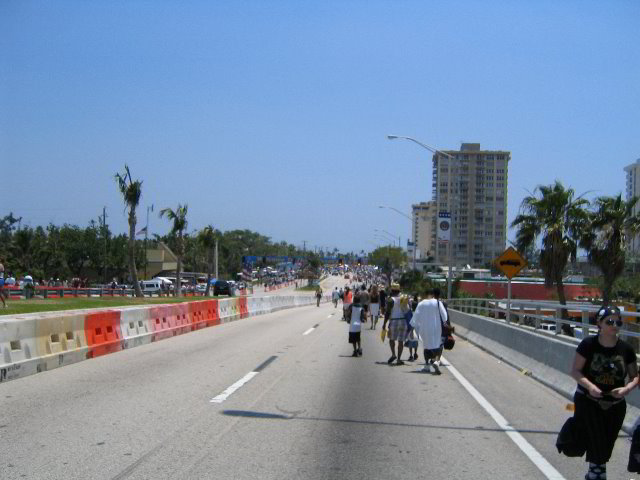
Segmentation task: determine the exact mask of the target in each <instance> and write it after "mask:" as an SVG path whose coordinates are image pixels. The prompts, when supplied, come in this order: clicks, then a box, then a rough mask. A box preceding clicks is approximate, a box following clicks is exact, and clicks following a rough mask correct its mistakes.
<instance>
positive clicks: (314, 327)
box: [302, 323, 320, 335]
mask: <svg viewBox="0 0 640 480" xmlns="http://www.w3.org/2000/svg"><path fill="white" fill-rule="evenodd" d="M319 325H320V324H319V323H316V324H315V325H314V326H313V327H311V328H310V329H309V330H307V331H306V332H304V333H303V334H302V335H309V334H310V333H311V332H313V331H314V330H315V329H316V328H318V326H319Z"/></svg>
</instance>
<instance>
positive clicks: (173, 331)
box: [149, 303, 191, 342]
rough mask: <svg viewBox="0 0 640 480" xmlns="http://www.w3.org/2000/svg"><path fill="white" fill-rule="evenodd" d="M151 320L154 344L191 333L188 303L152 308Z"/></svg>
mask: <svg viewBox="0 0 640 480" xmlns="http://www.w3.org/2000/svg"><path fill="white" fill-rule="evenodd" d="M149 318H150V323H151V328H152V330H153V334H152V336H151V341H152V342H157V341H158V340H162V339H163V338H169V337H174V336H176V335H180V334H182V333H187V332H190V331H191V320H190V317H189V304H188V303H176V304H173V305H160V306H157V307H152V308H151V315H150V317H149Z"/></svg>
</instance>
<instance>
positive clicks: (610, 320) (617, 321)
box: [604, 318, 622, 328]
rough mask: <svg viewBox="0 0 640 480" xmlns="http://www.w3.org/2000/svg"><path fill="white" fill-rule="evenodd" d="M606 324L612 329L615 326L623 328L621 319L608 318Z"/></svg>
mask: <svg viewBox="0 0 640 480" xmlns="http://www.w3.org/2000/svg"><path fill="white" fill-rule="evenodd" d="M604 323H606V324H607V325H609V326H610V327H612V326H613V325H615V326H616V327H618V328H620V327H621V326H622V320H620V319H619V318H617V319H616V318H607V319H606V320H605V321H604Z"/></svg>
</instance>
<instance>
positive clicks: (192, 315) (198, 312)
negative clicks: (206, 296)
mask: <svg viewBox="0 0 640 480" xmlns="http://www.w3.org/2000/svg"><path fill="white" fill-rule="evenodd" d="M188 305H189V320H190V321H191V328H192V329H193V330H198V329H200V328H205V327H206V326H207V302H206V301H205V302H190V303H189V304H188Z"/></svg>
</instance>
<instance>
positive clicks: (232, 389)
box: [209, 372, 260, 403]
mask: <svg viewBox="0 0 640 480" xmlns="http://www.w3.org/2000/svg"><path fill="white" fill-rule="evenodd" d="M258 373H260V372H249V373H247V374H246V375H245V376H244V377H242V378H241V379H240V380H238V381H237V382H236V383H234V384H233V385H231V386H230V387H229V388H227V389H226V390H225V391H224V392H222V393H221V394H220V395H218V396H216V397H213V398H212V399H211V400H209V402H210V403H222V402H224V401H225V400H226V399H227V398H229V396H231V394H232V393H233V392H235V391H236V390H238V389H239V388H240V387H242V386H243V385H244V384H245V383H247V382H248V381H249V380H251V379H252V378H253V377H255V376H256V375H258Z"/></svg>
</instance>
